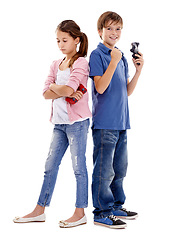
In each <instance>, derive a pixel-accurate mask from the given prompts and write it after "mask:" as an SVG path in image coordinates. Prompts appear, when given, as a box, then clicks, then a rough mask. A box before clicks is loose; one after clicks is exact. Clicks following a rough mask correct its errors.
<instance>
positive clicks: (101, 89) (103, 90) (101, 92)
mask: <svg viewBox="0 0 185 240" xmlns="http://www.w3.org/2000/svg"><path fill="white" fill-rule="evenodd" d="M96 91H97V92H98V93H99V94H103V93H104V92H105V89H103V88H101V87H98V86H96Z"/></svg>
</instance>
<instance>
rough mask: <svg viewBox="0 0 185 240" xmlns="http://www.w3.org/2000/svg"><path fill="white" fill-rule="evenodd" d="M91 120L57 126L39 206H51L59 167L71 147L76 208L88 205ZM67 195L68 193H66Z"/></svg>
mask: <svg viewBox="0 0 185 240" xmlns="http://www.w3.org/2000/svg"><path fill="white" fill-rule="evenodd" d="M88 128H89V119H87V120H84V121H82V122H76V123H74V124H72V125H69V124H56V125H55V127H54V130H53V137H52V141H51V145H50V150H49V154H48V158H47V160H46V164H45V172H44V173H45V175H44V182H43V185H42V189H41V193H40V197H39V200H38V204H39V205H40V206H42V207H44V206H49V205H50V201H51V197H52V194H53V191H54V187H55V183H56V179H57V174H58V170H59V165H60V163H61V160H62V157H63V156H64V153H65V152H66V150H67V148H68V146H70V152H71V158H72V165H73V170H74V174H75V177H76V186H77V187H76V205H75V206H76V207H77V208H85V207H87V205H88V175H87V168H86V156H85V153H86V143H87V132H88ZM66 195H67V193H66Z"/></svg>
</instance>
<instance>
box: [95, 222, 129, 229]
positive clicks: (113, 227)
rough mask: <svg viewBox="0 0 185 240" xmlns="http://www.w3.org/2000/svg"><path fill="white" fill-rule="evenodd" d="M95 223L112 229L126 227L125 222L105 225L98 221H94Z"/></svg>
mask: <svg viewBox="0 0 185 240" xmlns="http://www.w3.org/2000/svg"><path fill="white" fill-rule="evenodd" d="M94 224H95V225H99V226H102V227H107V228H112V229H125V228H126V227H127V224H124V225H107V224H103V223H99V222H94Z"/></svg>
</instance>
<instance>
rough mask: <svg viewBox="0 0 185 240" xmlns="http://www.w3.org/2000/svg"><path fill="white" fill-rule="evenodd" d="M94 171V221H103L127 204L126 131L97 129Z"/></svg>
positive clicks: (94, 132) (94, 130)
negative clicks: (124, 187)
mask: <svg viewBox="0 0 185 240" xmlns="http://www.w3.org/2000/svg"><path fill="white" fill-rule="evenodd" d="M93 141H94V152H93V162H94V170H93V177H92V195H93V206H94V208H95V210H94V212H93V213H94V218H95V219H98V218H103V217H107V216H109V215H110V214H112V211H113V210H114V209H121V208H122V205H123V204H124V202H125V198H126V197H125V193H124V190H123V179H124V177H125V176H126V172H127V165H128V161H127V132H126V130H121V131H120V130H106V129H93Z"/></svg>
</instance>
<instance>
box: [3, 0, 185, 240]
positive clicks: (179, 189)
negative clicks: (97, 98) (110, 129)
mask: <svg viewBox="0 0 185 240" xmlns="http://www.w3.org/2000/svg"><path fill="white" fill-rule="evenodd" d="M108 10H111V11H116V12H117V13H119V14H120V15H121V16H122V17H123V21H124V27H123V31H122V38H121V40H120V42H119V44H118V47H119V48H120V49H121V50H122V51H123V52H124V53H125V56H126V57H127V59H128V62H129V66H130V76H131V77H132V76H133V75H134V67H133V64H132V59H131V52H130V47H131V45H130V44H131V42H133V41H138V42H140V51H141V52H142V53H143V54H144V59H145V65H144V68H143V72H142V75H141V77H140V79H139V82H138V85H137V87H136V90H135V92H134V93H133V95H132V96H131V97H129V106H130V117H131V125H132V129H131V130H129V131H128V151H129V167H128V174H127V177H126V179H125V182H124V184H125V190H126V195H127V201H126V203H125V206H126V207H127V208H128V209H130V210H135V211H138V212H139V218H138V219H137V220H136V221H130V222H128V221H127V224H128V227H127V229H125V230H119V231H115V230H110V229H107V228H102V227H97V226H94V225H93V215H92V210H93V208H92V201H91V175H92V168H93V164H92V146H93V144H92V137H91V129H90V130H89V138H88V147H87V167H88V171H89V207H88V209H87V210H86V215H87V218H88V224H87V225H84V226H81V227H78V228H73V229H60V228H59V227H58V221H59V220H61V219H67V218H69V217H70V216H71V215H72V213H73V210H74V203H75V178H74V175H73V171H72V165H71V160H70V153H69V151H68V152H67V153H66V155H65V157H64V159H63V161H62V164H61V167H60V171H59V175H58V180H57V184H56V188H55V191H54V195H53V198H52V202H51V206H50V207H49V208H48V209H46V215H47V221H46V223H40V224H36V223H33V224H20V225H18V224H14V223H13V222H12V219H13V218H14V216H17V215H18V216H23V215H25V214H27V213H29V212H31V211H32V210H33V208H34V207H35V204H36V202H37V199H38V196H39V193H40V189H41V185H42V181H43V174H44V163H45V159H46V157H47V153H48V150H49V145H50V139H51V135H52V129H53V126H52V124H51V123H50V122H49V117H50V110H51V102H50V101H46V100H44V98H43V97H42V88H43V85H44V81H45V78H46V76H47V74H48V72H49V67H50V64H51V62H52V61H53V60H55V59H59V58H62V55H61V52H60V51H59V50H58V47H57V44H56V39H55V29H56V26H57V25H58V24H59V23H60V22H61V21H63V20H65V19H73V20H75V21H76V22H77V24H79V26H80V27H81V30H82V31H84V32H85V33H86V34H87V36H88V38H89V54H90V52H91V51H92V50H93V49H94V48H96V46H97V44H98V42H99V41H100V39H99V37H98V34H97V30H96V22H97V19H98V17H99V16H100V15H101V14H102V13H103V12H105V11H108ZM184 22H185V17H184V5H183V1H182V0H181V1H180V0H176V1H171V0H169V1H167V0H160V1H159V0H156V1H154V2H151V1H147V0H140V1H138V0H130V1H126V0H115V1H109V0H107V1H104V0H102V1H98V2H97V1H96V2H88V1H85V0H79V1H74V0H71V1H62V0H60V1H59V0H52V1H44V0H32V1H23V0H17V1H13V0H6V1H5V0H2V1H1V3H0V25H1V28H0V30H1V38H0V41H1V44H0V71H1V74H0V76H1V88H0V89H1V93H0V98H1V101H0V104H1V108H0V109H1V120H0V121H1V124H0V128H1V131H0V133H1V174H0V189H1V200H0V201H1V204H0V208H1V209H0V212H1V217H0V221H1V232H0V235H1V236H2V237H1V238H3V239H16V240H17V239H20V240H22V239H33V238H34V239H49V238H51V237H52V239H56V240H57V239H61V238H63V237H66V236H67V237H75V238H76V239H87V237H91V236H92V238H97V237H98V236H100V234H101V233H102V234H104V237H105V238H107V239H112V237H116V238H118V237H121V238H122V237H123V238H124V239H131V240H132V239H136V238H138V239H144V240H145V239H164V238H168V237H171V238H175V239H179V240H180V239H184V237H185V235H184V230H183V227H184V226H183V223H184V222H183V221H184V219H183V216H184V214H185V211H184V210H185V209H184V201H185V197H184V190H183V189H184V182H185V177H184V164H183V162H184V160H185V153H184V136H185V127H184V122H185V114H184V103H185V97H184V86H185V85H184V82H185V78H184V62H183V60H184V53H185V51H184V42H185V35H184V24H183V23H184ZM89 54H88V57H89ZM90 81H91V80H89V86H88V89H89V91H91V84H90ZM90 104H91V102H90Z"/></svg>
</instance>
